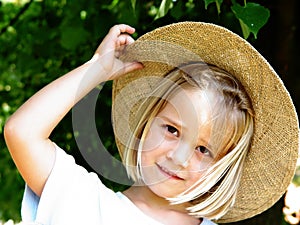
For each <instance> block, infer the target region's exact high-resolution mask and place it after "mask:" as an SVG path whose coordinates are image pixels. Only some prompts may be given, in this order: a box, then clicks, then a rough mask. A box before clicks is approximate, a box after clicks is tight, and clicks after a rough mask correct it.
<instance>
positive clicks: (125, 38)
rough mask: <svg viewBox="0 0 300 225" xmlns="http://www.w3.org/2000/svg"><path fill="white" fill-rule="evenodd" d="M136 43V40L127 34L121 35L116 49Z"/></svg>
mask: <svg viewBox="0 0 300 225" xmlns="http://www.w3.org/2000/svg"><path fill="white" fill-rule="evenodd" d="M133 42H134V39H133V38H132V37H131V36H129V35H127V34H121V35H120V36H119V37H118V41H117V46H116V47H121V46H123V45H129V44H132V43H133Z"/></svg>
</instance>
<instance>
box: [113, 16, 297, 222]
mask: <svg viewBox="0 0 300 225" xmlns="http://www.w3.org/2000/svg"><path fill="white" fill-rule="evenodd" d="M124 57H125V58H124V60H137V61H140V62H143V63H144V65H145V68H144V69H142V70H137V71H134V72H132V73H129V74H128V75H126V76H122V77H121V78H119V79H117V80H115V81H114V82H113V109H112V110H113V111H112V117H113V118H112V119H113V125H114V131H115V133H117V134H118V137H119V136H120V135H122V133H124V132H125V133H128V132H127V131H128V130H126V129H124V125H123V123H124V118H125V117H124V112H123V111H124V110H125V111H126V110H127V111H128V108H130V107H131V106H132V103H130V101H131V102H132V99H133V98H137V95H139V92H145V91H147V90H151V88H152V86H151V85H153V84H147V83H141V82H140V83H138V84H135V85H134V82H135V81H137V80H139V79H141V78H145V77H153V76H158V77H160V76H163V75H165V74H166V73H167V72H169V71H170V70H172V69H173V68H174V67H176V66H178V65H180V64H183V63H186V62H188V61H196V60H201V61H204V62H206V63H208V64H213V65H216V66H218V67H220V68H222V69H224V70H226V71H228V72H229V73H231V74H232V75H234V76H235V77H236V78H237V79H238V80H239V81H240V82H241V83H242V84H243V86H244V87H245V89H246V91H247V93H248V95H249V96H250V98H251V101H252V104H253V109H254V112H255V119H254V126H255V129H254V137H253V142H252V145H251V149H250V151H249V153H248V155H247V158H246V161H245V164H244V169H243V174H242V178H241V183H240V186H239V189H238V193H237V197H236V201H235V204H234V206H233V207H232V208H231V209H230V210H229V211H228V213H226V214H225V215H224V216H223V217H222V218H221V219H219V220H218V222H220V223H228V222H234V221H239V220H243V219H246V218H249V217H252V216H254V215H257V214H259V213H261V212H263V211H265V210H266V209H268V208H269V207H271V206H272V205H273V204H274V203H275V202H276V201H278V200H279V198H280V197H281V196H282V195H283V194H284V192H285V191H286V189H287V186H288V185H289V184H290V182H291V179H292V177H293V175H294V171H295V167H296V161H297V157H298V144H299V126H298V119H297V114H296V111H295V107H294V105H293V102H292V100H291V98H290V95H289V93H288V92H287V90H286V88H285V87H284V85H283V83H282V81H281V79H280V78H279V76H278V75H277V74H276V72H275V71H274V70H273V68H272V67H271V66H270V65H269V63H268V62H267V61H266V60H265V59H264V57H262V56H261V55H260V54H259V53H258V52H257V51H256V50H255V49H254V48H253V47H252V46H251V45H250V44H249V43H248V42H247V41H245V40H244V39H243V38H241V37H240V36H238V35H236V34H234V33H232V32H231V31H229V30H227V29H225V28H223V27H220V26H217V25H214V24H207V23H201V22H182V23H176V24H171V25H168V26H165V27H161V28H158V29H155V30H154V31H151V32H149V33H147V34H145V35H143V36H141V37H140V38H139V39H138V40H137V41H136V42H135V43H134V44H132V45H130V46H129V47H128V49H126V54H125V56H124ZM128 84H131V86H130V88H129V89H128V90H127V91H126V92H124V93H123V97H122V98H121V99H122V100H121V101H116V98H117V96H120V94H121V92H122V89H124V88H125V87H126V86H127V85H128ZM138 98H140V97H138ZM125 119H126V118H125ZM127 119H128V118H127ZM127 123H128V121H127ZM122 127H123V128H122ZM125 138H127V136H126V135H125ZM116 142H117V146H118V148H119V151H120V153H121V155H122V152H123V150H124V145H123V144H122V141H120V139H119V138H116Z"/></svg>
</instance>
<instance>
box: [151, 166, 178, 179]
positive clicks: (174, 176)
mask: <svg viewBox="0 0 300 225" xmlns="http://www.w3.org/2000/svg"><path fill="white" fill-rule="evenodd" d="M156 165H157V167H158V169H159V170H160V171H161V172H162V174H164V175H165V176H166V177H168V178H171V179H174V180H184V179H183V178H181V177H179V176H178V175H177V174H176V173H173V172H172V171H170V170H168V169H166V168H165V167H162V166H161V165H159V164H157V163H156Z"/></svg>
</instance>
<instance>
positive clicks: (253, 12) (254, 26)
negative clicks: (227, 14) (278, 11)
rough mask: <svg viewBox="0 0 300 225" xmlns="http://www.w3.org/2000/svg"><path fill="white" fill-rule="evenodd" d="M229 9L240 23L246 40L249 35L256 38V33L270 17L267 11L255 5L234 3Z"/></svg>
mask: <svg viewBox="0 0 300 225" xmlns="http://www.w3.org/2000/svg"><path fill="white" fill-rule="evenodd" d="M231 9H232V11H233V12H234V14H235V15H236V17H237V18H238V19H239V21H240V24H241V28H242V31H243V35H244V37H245V38H248V37H249V35H250V33H253V34H254V36H255V38H257V33H258V31H259V30H260V29H261V28H262V27H263V26H264V25H265V24H266V23H267V21H268V19H269V17H270V12H269V10H268V9H266V8H265V7H263V6H261V5H259V4H257V3H252V2H251V3H246V4H245V6H241V5H239V4H237V3H234V4H233V6H232V7H231Z"/></svg>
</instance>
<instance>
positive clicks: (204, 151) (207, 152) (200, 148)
mask: <svg viewBox="0 0 300 225" xmlns="http://www.w3.org/2000/svg"><path fill="white" fill-rule="evenodd" d="M196 150H197V151H198V152H200V153H201V154H203V155H207V156H212V154H211V152H210V150H209V149H208V148H206V147H205V146H198V147H197V148H196Z"/></svg>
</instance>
